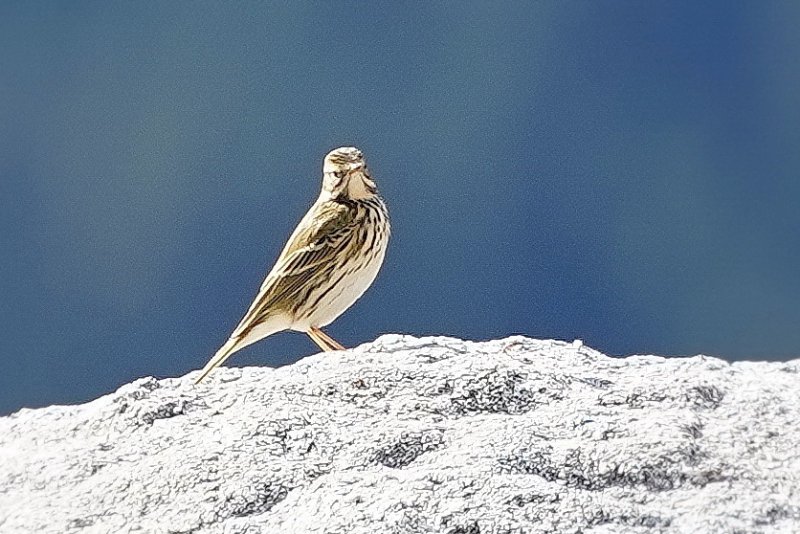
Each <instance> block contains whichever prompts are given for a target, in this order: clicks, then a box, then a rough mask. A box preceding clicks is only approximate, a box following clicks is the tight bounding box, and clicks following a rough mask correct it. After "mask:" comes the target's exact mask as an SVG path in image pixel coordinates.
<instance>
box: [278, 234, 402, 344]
mask: <svg viewBox="0 0 800 534" xmlns="http://www.w3.org/2000/svg"><path fill="white" fill-rule="evenodd" d="M386 241H388V239H385V240H384V242H383V243H382V245H383V246H381V247H378V249H377V250H376V252H375V255H374V256H373V257H372V259H371V260H370V261H369V262H367V263H366V264H365V265H363V267H362V268H361V269H359V270H357V271H353V272H350V273H348V274H347V275H345V276H344V277H343V278H342V279H341V281H340V282H339V283H338V284H337V285H336V287H335V288H333V289H332V290H331V291H330V293H328V294H327V295H326V296H325V297H324V298H323V299H322V300H321V301H320V303H319V305H318V306H317V307H316V308H315V309H314V311H313V312H312V313H311V314H310V315H308V316H306V317H303V318H299V317H298V318H297V319H299V320H295V321H294V322H293V323H292V326H291V327H290V328H291V329H292V330H296V331H298V332H306V331H308V329H309V328H310V327H312V326H316V327H320V328H321V327H323V326H327V325H328V324H330V323H332V322H333V321H334V320H335V319H336V318H337V317H339V316H340V315H341V314H342V313H344V312H345V311H346V310H347V309H348V308H349V307H350V306H352V305H353V303H354V302H355V301H357V300H358V299H359V298H360V297H361V295H363V294H364V292H365V291H366V290H367V288H369V286H371V285H372V282H374V281H375V278H376V277H377V276H378V271H379V270H380V268H381V265H382V264H383V258H384V256H385V254H386V245H387V243H386Z"/></svg>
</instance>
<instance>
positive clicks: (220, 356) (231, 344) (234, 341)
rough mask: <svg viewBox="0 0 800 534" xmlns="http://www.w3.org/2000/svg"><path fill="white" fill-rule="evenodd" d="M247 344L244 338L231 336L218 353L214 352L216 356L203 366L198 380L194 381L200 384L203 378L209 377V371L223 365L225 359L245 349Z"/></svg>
mask: <svg viewBox="0 0 800 534" xmlns="http://www.w3.org/2000/svg"><path fill="white" fill-rule="evenodd" d="M245 346H246V344H244V343H242V340H241V339H240V338H238V337H231V338H230V339H228V341H226V342H225V344H224V345H222V346H221V347H220V348H219V350H218V351H217V352H216V354H214V356H213V357H212V358H211V359H210V360H208V363H207V364H206V366H205V367H203V370H202V371H201V372H200V376H199V377H197V380H195V381H194V383H195V384H199V383H200V382H202V381H203V379H204V378H205V377H207V376H208V375H209V373H211V371H213V370H214V369H216V368H217V367H219V366H220V365H222V364H223V363H224V362H225V360H227V359H228V358H230V357H231V356H232V355H233V353H234V352H236V351H237V350H239V349H243V348H244V347H245Z"/></svg>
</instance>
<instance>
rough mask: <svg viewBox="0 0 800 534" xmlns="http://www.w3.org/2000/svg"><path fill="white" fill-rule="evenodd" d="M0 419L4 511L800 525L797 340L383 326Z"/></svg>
mask: <svg viewBox="0 0 800 534" xmlns="http://www.w3.org/2000/svg"><path fill="white" fill-rule="evenodd" d="M194 374H195V373H192V374H190V375H188V376H186V377H182V378H176V379H166V380H155V379H152V378H146V379H142V380H137V381H136V382H134V383H132V384H129V385H127V386H124V387H123V388H121V389H120V390H119V391H117V392H115V393H113V394H111V395H107V396H105V397H102V398H100V399H97V400H95V401H93V402H90V403H87V404H84V405H81V406H66V407H63V406H53V407H48V408H42V409H37V410H22V411H20V412H18V413H16V414H13V415H11V416H8V417H4V418H0V532H2V533H17V532H21V533H22V532H37V533H38V532H52V533H56V532H57V533H64V532H98V533H99V532H103V533H105V532H114V533H124V532H138V533H151V532H152V533H161V532H163V533H167V532H171V533H198V534H199V533H217V532H219V533H222V532H225V533H261V532H263V533H299V534H302V533H320V534H322V533H330V534H333V533H342V534H345V533H347V534H351V533H355V534H360V533H364V534H366V533H394V532H396V533H428V532H430V533H434V532H435V533H444V534H499V533H516V534H523V533H539V532H541V533H545V532H547V533H549V532H559V533H570V532H575V533H577V532H586V533H589V532H591V533H621V532H675V533H678V532H680V533H688V532H702V533H715V532H720V533H722V532H725V533H730V532H741V533H756V532H765V533H766V532H800V429H798V426H800V361H798V360H795V361H792V362H788V363H751V362H739V363H734V364H729V363H726V362H724V361H722V360H719V359H715V358H708V357H702V356H696V357H693V358H661V357H657V356H631V357H628V358H610V357H607V356H605V355H603V354H600V353H598V352H596V351H594V350H592V349H589V348H588V347H585V346H582V344H581V343H580V342H575V343H563V342H557V341H539V340H534V339H527V338H522V337H514V338H508V339H503V340H498V341H490V342H486V343H473V342H465V341H461V340H458V339H452V338H443V337H436V338H423V339H417V338H414V337H409V336H397V335H387V336H383V337H381V338H379V339H378V340H377V341H375V342H374V343H371V344H367V345H363V346H360V347H357V348H355V349H352V350H350V351H347V352H342V353H329V354H322V355H316V356H312V357H309V358H306V359H304V360H302V361H300V362H298V363H296V364H294V365H291V366H287V367H283V368H280V369H271V368H245V369H220V370H218V371H217V372H215V373H214V374H212V375H211V377H210V379H208V380H207V382H205V383H203V384H202V385H200V386H193V385H192V383H191V382H192V380H191V379H192V376H193V375H194Z"/></svg>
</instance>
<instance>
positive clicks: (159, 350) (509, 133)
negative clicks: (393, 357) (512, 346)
mask: <svg viewBox="0 0 800 534" xmlns="http://www.w3.org/2000/svg"><path fill="white" fill-rule="evenodd" d="M287 4H289V5H284V4H283V3H275V4H271V3H262V2H253V3H204V2H191V3H190V2H185V3H178V2H151V3H145V2H131V3H112V2H53V3H47V2H17V3H14V4H12V3H10V2H4V3H3V4H2V7H0V50H2V53H0V269H2V272H0V329H1V334H2V335H0V358H2V365H3V371H2V373H0V413H8V412H9V411H12V410H15V409H17V408H18V407H20V406H40V405H47V404H52V403H70V402H79V401H84V400H87V399H91V398H94V397H96V396H98V395H101V394H104V393H107V392H109V391H112V390H113V389H115V388H116V387H118V386H119V385H121V384H123V383H126V382H129V381H131V380H132V379H134V378H137V377H141V376H146V375H155V376H158V377H164V376H179V375H182V374H185V373H187V372H189V371H190V370H193V369H198V368H199V367H201V366H202V365H203V364H204V363H205V362H206V360H207V359H208V358H209V357H210V355H211V354H212V353H213V352H214V350H215V349H216V348H217V346H218V345H220V344H221V343H222V342H223V341H224V339H225V338H226V337H227V335H228V333H229V332H230V330H231V329H232V328H233V326H234V325H235V324H236V323H237V322H238V320H239V318H240V317H241V315H242V314H243V312H244V311H245V309H246V308H247V306H248V304H249V303H250V301H251V299H252V298H253V296H254V294H255V292H256V290H257V288H258V286H259V285H260V283H261V281H262V278H263V276H264V274H265V273H266V271H267V270H268V268H269V267H270V266H271V265H272V263H273V261H274V260H275V258H276V256H277V255H278V253H279V252H280V248H281V247H282V246H283V243H284V242H285V239H286V237H287V236H288V235H289V233H290V232H291V230H292V229H293V227H294V225H295V224H296V223H297V221H298V220H299V219H300V217H301V216H302V215H303V213H304V212H305V210H306V209H307V208H308V206H309V205H310V204H311V202H313V200H314V199H315V197H316V195H317V194H318V190H319V185H320V169H321V162H322V157H323V156H324V154H325V153H326V152H327V151H328V150H330V149H332V148H334V147H336V146H340V145H350V144H354V145H356V146H359V147H360V148H362V149H363V150H364V152H365V153H366V155H367V158H368V161H369V163H370V166H371V169H372V171H373V174H374V176H375V178H376V179H377V181H378V184H379V187H380V188H381V190H382V193H383V195H384V196H385V198H386V200H387V202H388V204H389V205H390V209H391V212H392V216H393V222H394V238H393V241H392V243H391V247H390V251H389V254H388V257H387V261H386V264H385V266H384V269H383V271H382V273H381V275H380V276H379V278H378V280H377V282H376V283H375V285H374V286H373V287H372V289H371V290H370V291H368V292H367V294H366V295H365V296H364V298H363V299H362V300H361V301H359V303H358V304H357V305H356V306H354V307H353V308H352V309H351V310H350V311H349V312H348V313H346V314H345V315H344V316H343V317H342V318H340V319H339V320H338V321H337V322H336V323H334V324H333V325H332V326H331V327H330V329H329V332H330V333H331V334H332V335H333V336H334V337H336V338H337V339H339V340H340V341H342V342H343V343H344V344H346V345H355V344H359V343H362V342H366V341H370V340H372V339H374V338H375V337H376V336H377V335H379V334H380V333H385V332H402V333H411V334H416V335H423V334H447V335H452V336H458V337H465V338H470V339H486V338H495V337H501V336H507V335H510V334H514V333H523V334H527V335H530V336H535V337H541V338H548V337H555V338H561V339H567V340H571V339H573V338H581V339H583V340H584V341H585V342H586V343H587V344H589V345H591V346H593V347H595V348H598V349H600V350H602V351H605V352H608V353H611V354H629V353H659V354H667V355H689V354H695V353H706V354H712V355H719V356H723V357H726V358H729V359H734V360H735V359H787V358H790V357H797V356H800V328H799V327H798V325H800V305H799V304H798V303H799V302H800V277H799V276H798V273H800V247H799V246H798V245H800V242H799V239H800V208H798V200H799V199H800V89H798V88H800V31H798V28H799V27H800V3H798V2H793V1H786V2H755V1H754V2H735V3H731V2H723V1H720V2H696V1H687V2H679V1H671V2H660V3H653V2H617V1H614V2H582V3H574V2H556V1H553V2H535V3H534V2H519V3H505V2H504V3H489V2H486V3H471V4H466V3H461V2H458V3H449V4H447V3H423V2H413V3H405V2H391V3H390V2H386V3H383V4H380V5H376V4H371V3H361V2H337V3H328V2H309V3H300V2H295V3H287ZM314 351H315V347H314V345H312V344H311V342H310V341H309V340H308V339H307V338H306V337H305V336H302V335H299V334H293V333H284V334H278V335H276V336H274V337H273V338H270V339H269V340H267V341H264V342H261V343H258V344H256V345H255V346H253V347H250V348H249V349H247V350H245V351H243V352H242V353H240V354H238V355H237V356H235V357H234V358H233V359H231V360H230V365H277V364H284V363H287V362H291V361H295V360H296V359H298V358H300V357H302V356H304V355H307V354H310V353H312V352H314Z"/></svg>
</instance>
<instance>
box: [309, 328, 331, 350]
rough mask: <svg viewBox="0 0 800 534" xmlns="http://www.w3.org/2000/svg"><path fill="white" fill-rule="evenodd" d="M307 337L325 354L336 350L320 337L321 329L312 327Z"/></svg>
mask: <svg viewBox="0 0 800 534" xmlns="http://www.w3.org/2000/svg"><path fill="white" fill-rule="evenodd" d="M306 335H307V336H308V337H310V338H311V341H313V342H314V343H316V344H317V346H318V347H319V348H321V349H322V350H323V351H324V352H332V351H334V350H336V349H335V348H334V347H332V346H331V345H329V344H328V342H327V341H325V340H324V339H323V338H322V337H320V335H319V329H317V328H314V327H311V328H310V329H309V330H308V332H306Z"/></svg>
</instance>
